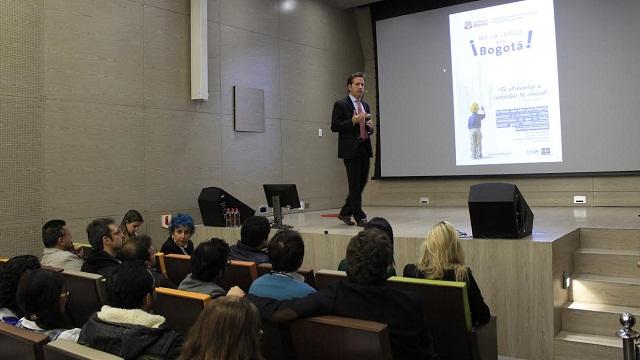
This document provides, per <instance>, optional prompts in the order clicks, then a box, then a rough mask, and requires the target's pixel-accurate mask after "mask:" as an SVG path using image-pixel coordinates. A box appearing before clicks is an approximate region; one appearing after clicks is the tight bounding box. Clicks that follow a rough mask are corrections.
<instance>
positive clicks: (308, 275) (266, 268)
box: [258, 263, 316, 287]
mask: <svg viewBox="0 0 640 360" xmlns="http://www.w3.org/2000/svg"><path fill="white" fill-rule="evenodd" d="M271 269H272V267H271V264H269V263H263V264H258V277H260V276H262V275H264V274H267V273H269V272H270V271H271ZM296 272H297V273H298V274H300V275H302V277H304V282H306V283H307V284H309V286H311V287H316V277H315V274H314V273H313V269H309V270H307V269H298V271H296Z"/></svg>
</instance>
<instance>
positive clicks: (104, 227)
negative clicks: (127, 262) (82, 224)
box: [82, 218, 124, 276]
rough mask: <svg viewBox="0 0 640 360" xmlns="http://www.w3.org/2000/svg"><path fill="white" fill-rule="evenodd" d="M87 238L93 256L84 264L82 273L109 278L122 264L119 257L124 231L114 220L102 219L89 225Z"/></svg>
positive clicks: (90, 255)
mask: <svg viewBox="0 0 640 360" xmlns="http://www.w3.org/2000/svg"><path fill="white" fill-rule="evenodd" d="M87 238H88V239H89V243H91V254H89V256H88V257H87V259H86V260H85V262H84V264H82V271H84V272H90V273H94V274H100V275H103V276H107V275H108V274H109V273H110V272H111V271H112V270H113V267H114V266H116V265H118V264H120V260H118V258H117V256H118V252H119V251H120V249H121V248H122V239H123V238H124V235H123V234H122V231H120V229H119V228H118V226H117V225H116V223H115V221H113V219H111V218H100V219H95V220H93V221H92V222H91V223H89V225H87Z"/></svg>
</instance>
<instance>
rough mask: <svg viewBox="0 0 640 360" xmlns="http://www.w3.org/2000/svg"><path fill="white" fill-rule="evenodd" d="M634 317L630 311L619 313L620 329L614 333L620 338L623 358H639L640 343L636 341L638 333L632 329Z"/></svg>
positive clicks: (636, 359)
mask: <svg viewBox="0 0 640 360" xmlns="http://www.w3.org/2000/svg"><path fill="white" fill-rule="evenodd" d="M635 324H636V318H635V317H634V316H633V315H632V314H630V313H622V315H620V325H622V329H620V330H618V331H617V332H616V335H617V336H618V337H619V338H621V339H622V353H623V356H624V360H640V348H639V346H640V344H639V343H637V340H638V338H639V337H640V334H638V333H637V332H635V331H634V330H633V326H634V325H635Z"/></svg>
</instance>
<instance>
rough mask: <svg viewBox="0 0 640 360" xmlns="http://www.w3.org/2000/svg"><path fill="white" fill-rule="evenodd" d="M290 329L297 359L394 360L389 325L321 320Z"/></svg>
mask: <svg viewBox="0 0 640 360" xmlns="http://www.w3.org/2000/svg"><path fill="white" fill-rule="evenodd" d="M290 326H291V340H292V343H293V349H294V353H295V356H296V359H305V360H316V359H317V360H321V359H322V360H324V359H332V360H347V359H367V360H391V359H392V358H391V345H390V342H389V330H388V328H387V325H386V324H382V323H378V322H374V321H367V320H359V319H351V318H344V317H338V316H317V317H312V318H307V319H301V320H297V321H295V322H293V323H292V324H291V325H290Z"/></svg>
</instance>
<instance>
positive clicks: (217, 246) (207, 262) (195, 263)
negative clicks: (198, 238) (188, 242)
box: [191, 238, 229, 282]
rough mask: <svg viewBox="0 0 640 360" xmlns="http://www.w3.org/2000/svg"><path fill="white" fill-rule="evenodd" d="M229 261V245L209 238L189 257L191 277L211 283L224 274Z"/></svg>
mask: <svg viewBox="0 0 640 360" xmlns="http://www.w3.org/2000/svg"><path fill="white" fill-rule="evenodd" d="M228 260H229V244H227V243H226V242H225V241H224V240H222V239H218V238H211V239H210V240H209V241H205V242H203V243H201V244H200V245H198V247H197V248H196V249H195V250H194V251H193V255H191V277H192V278H194V279H196V280H200V281H204V282H212V281H213V279H215V278H216V277H217V276H218V274H220V273H222V272H224V269H225V267H226V266H227V261H228Z"/></svg>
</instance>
